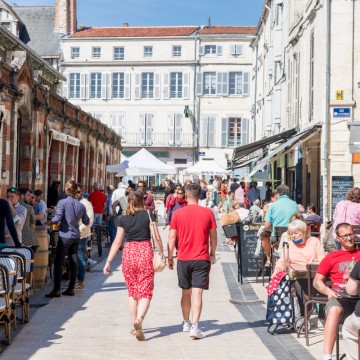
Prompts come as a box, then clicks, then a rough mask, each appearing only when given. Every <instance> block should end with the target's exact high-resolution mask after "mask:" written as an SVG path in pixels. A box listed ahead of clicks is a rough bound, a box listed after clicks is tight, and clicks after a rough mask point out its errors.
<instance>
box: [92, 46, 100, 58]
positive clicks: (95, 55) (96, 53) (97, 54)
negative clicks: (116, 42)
mask: <svg viewBox="0 0 360 360" xmlns="http://www.w3.org/2000/svg"><path fill="white" fill-rule="evenodd" d="M92 58H93V59H100V58H101V48H100V47H93V48H92Z"/></svg>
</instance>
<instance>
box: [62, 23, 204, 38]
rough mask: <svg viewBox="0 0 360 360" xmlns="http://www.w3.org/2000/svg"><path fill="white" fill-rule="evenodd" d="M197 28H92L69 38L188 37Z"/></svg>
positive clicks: (82, 30) (80, 31)
mask: <svg viewBox="0 0 360 360" xmlns="http://www.w3.org/2000/svg"><path fill="white" fill-rule="evenodd" d="M198 28H199V27H198V26H146V27H145V26H144V27H143V26H139V27H138V26H136V27H133V26H132V27H130V26H129V27H125V26H123V27H94V28H91V27H90V28H84V29H81V30H78V31H77V32H75V33H74V34H72V35H70V36H69V38H106V37H115V38H116V37H119V38H122V37H166V36H171V37H172V36H190V35H191V34H192V33H194V32H195V31H196V30H197V29H198Z"/></svg>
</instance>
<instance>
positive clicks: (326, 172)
mask: <svg viewBox="0 0 360 360" xmlns="http://www.w3.org/2000/svg"><path fill="white" fill-rule="evenodd" d="M330 42H331V0H326V59H325V64H326V65H325V119H324V136H323V141H324V160H323V171H324V174H323V224H326V222H327V221H328V220H329V215H330V217H331V214H330V209H329V196H330V193H329V168H330V166H329V124H330V56H331V53H330V50H331V49H330V46H331V43H330Z"/></svg>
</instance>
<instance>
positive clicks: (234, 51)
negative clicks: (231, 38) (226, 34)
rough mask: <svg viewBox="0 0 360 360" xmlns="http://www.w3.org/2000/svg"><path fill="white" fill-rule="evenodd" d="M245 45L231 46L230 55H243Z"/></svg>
mask: <svg viewBox="0 0 360 360" xmlns="http://www.w3.org/2000/svg"><path fill="white" fill-rule="evenodd" d="M243 52H244V50H243V45H242V44H233V45H230V55H243Z"/></svg>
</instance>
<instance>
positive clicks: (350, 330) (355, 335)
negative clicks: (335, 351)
mask: <svg viewBox="0 0 360 360" xmlns="http://www.w3.org/2000/svg"><path fill="white" fill-rule="evenodd" d="M359 284H360V261H358V262H357V263H356V264H355V266H354V268H353V269H352V271H351V273H350V278H349V280H348V282H347V283H346V292H347V293H348V294H349V295H351V296H357V297H358V298H360V286H359ZM359 330H360V300H358V301H357V303H356V306H355V311H354V312H353V313H352V314H351V315H350V316H349V317H347V318H346V320H345V322H344V325H343V328H342V333H343V339H344V342H345V349H346V359H348V360H358V359H359V357H358V356H359V354H358V351H359Z"/></svg>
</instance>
